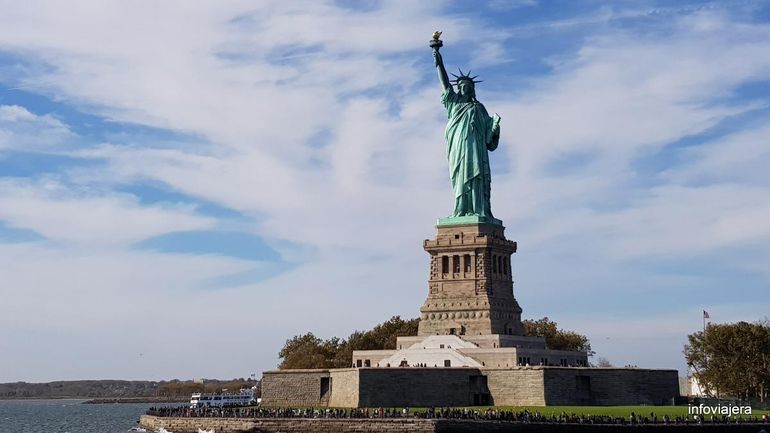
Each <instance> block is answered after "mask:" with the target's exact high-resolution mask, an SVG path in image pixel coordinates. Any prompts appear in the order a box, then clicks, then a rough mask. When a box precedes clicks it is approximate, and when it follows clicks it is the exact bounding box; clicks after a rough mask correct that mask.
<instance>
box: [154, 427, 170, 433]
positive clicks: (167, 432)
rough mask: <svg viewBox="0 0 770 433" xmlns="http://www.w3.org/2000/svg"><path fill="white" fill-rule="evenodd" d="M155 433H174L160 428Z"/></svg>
mask: <svg viewBox="0 0 770 433" xmlns="http://www.w3.org/2000/svg"><path fill="white" fill-rule="evenodd" d="M156 433H174V432H172V431H170V430H166V429H164V428H163V427H161V428H159V429H158V431H157V432H156Z"/></svg>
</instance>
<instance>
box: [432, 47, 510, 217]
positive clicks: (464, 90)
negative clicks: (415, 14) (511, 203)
mask: <svg viewBox="0 0 770 433" xmlns="http://www.w3.org/2000/svg"><path fill="white" fill-rule="evenodd" d="M440 36H441V32H435V33H433V39H431V41H430V47H431V48H432V49H433V59H434V60H435V62H436V69H437V70H438V79H439V81H440V82H441V88H442V89H441V90H442V93H441V104H442V105H443V106H444V108H445V109H446V113H447V124H446V128H444V138H446V143H447V147H446V150H447V160H448V162H449V178H450V180H451V181H452V189H453V190H454V198H455V205H454V211H453V212H452V214H451V215H450V216H448V217H446V218H442V219H441V220H439V224H461V223H462V224H466V223H469V222H475V223H491V224H498V225H502V222H501V221H500V220H498V219H496V218H495V217H494V216H492V209H491V205H490V201H491V195H492V191H491V183H492V174H491V172H490V169H489V152H491V151H493V150H495V149H496V148H497V144H498V142H499V141H500V116H498V115H496V114H495V115H494V116H490V115H489V113H487V109H486V108H484V105H483V104H482V103H481V102H479V100H478V99H476V83H480V82H481V81H476V77H474V76H471V71H468V73H467V74H466V73H464V72H463V71H462V70H460V75H454V74H452V75H454V77H455V79H454V80H452V81H450V80H449V76H448V75H447V71H446V68H445V67H444V60H443V59H442V58H441V53H439V49H440V48H441V47H442V46H443V45H444V44H443V42H441V40H440V39H439V37H440ZM453 85H455V86H457V90H456V91H455V90H454V89H453V88H452V86H453Z"/></svg>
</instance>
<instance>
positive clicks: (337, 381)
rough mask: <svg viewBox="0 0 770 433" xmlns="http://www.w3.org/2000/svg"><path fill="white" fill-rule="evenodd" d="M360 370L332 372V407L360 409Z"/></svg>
mask: <svg viewBox="0 0 770 433" xmlns="http://www.w3.org/2000/svg"><path fill="white" fill-rule="evenodd" d="M358 371H359V370H358V369H356V368H344V369H335V370H330V372H331V380H332V396H331V400H329V406H331V407H358V387H359V382H358Z"/></svg>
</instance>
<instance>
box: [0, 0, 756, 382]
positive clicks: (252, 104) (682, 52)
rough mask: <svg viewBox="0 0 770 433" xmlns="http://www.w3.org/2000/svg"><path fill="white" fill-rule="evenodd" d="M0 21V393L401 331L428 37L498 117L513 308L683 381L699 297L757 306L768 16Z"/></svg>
mask: <svg viewBox="0 0 770 433" xmlns="http://www.w3.org/2000/svg"><path fill="white" fill-rule="evenodd" d="M0 10H2V11H3V13H2V14H0V300H1V301H0V353H1V354H2V356H0V382H11V381H30V382H39V381H50V380H67V379H107V378H111V379H152V380H160V379H171V378H180V379H191V378H232V377H248V376H249V375H251V374H256V375H257V376H259V375H260V372H261V371H264V370H269V369H273V368H275V367H276V365H277V363H278V357H277V353H278V351H279V350H280V348H281V347H282V346H283V343H284V342H285V340H286V339H287V338H290V337H292V336H294V335H297V334H302V333H305V332H308V331H312V332H313V333H315V334H316V335H318V336H320V337H322V338H328V337H332V336H340V337H346V336H347V335H349V334H350V333H351V332H352V331H354V330H365V329H369V328H371V327H372V326H373V325H375V324H377V323H380V322H383V321H385V320H387V319H388V318H390V317H391V316H394V315H400V316H402V317H404V318H412V317H417V316H418V314H419V307H420V305H421V304H422V302H423V301H424V299H425V297H426V296H427V289H428V286H427V278H428V255H427V254H426V253H425V252H424V251H423V250H422V241H423V240H424V239H427V238H431V237H433V236H434V233H435V228H434V224H435V222H436V219H437V218H439V217H443V216H446V215H447V214H449V213H450V212H451V210H452V206H453V198H452V196H451V194H452V193H451V186H450V183H449V179H448V171H447V162H446V154H445V146H446V145H445V143H444V141H443V128H444V125H445V121H446V114H445V112H444V110H443V107H442V106H441V104H440V93H441V89H440V86H439V84H438V80H437V77H436V72H435V68H434V66H433V60H432V56H431V51H430V48H429V47H428V41H429V39H430V36H431V34H432V33H433V31H435V30H441V31H443V32H444V33H443V35H442V39H443V41H444V47H443V48H442V54H443V57H444V60H445V62H446V64H447V67H448V69H450V70H453V71H456V70H457V68H462V70H463V71H466V72H467V71H468V69H471V70H472V72H473V74H474V75H475V74H479V75H480V77H479V79H481V80H484V82H483V83H481V84H479V85H478V87H477V96H478V98H479V100H480V101H481V102H482V103H484V104H485V106H486V108H487V110H488V111H489V112H490V113H498V114H499V115H500V116H501V117H502V122H501V140H500V146H499V148H498V149H497V150H496V151H495V152H493V153H491V154H490V159H491V165H492V171H493V179H492V211H493V213H494V214H495V216H496V217H497V218H499V219H502V220H503V221H504V224H505V226H506V235H507V237H508V238H510V239H513V240H516V241H517V242H518V245H519V250H518V252H517V254H516V255H515V256H514V258H513V265H512V270H513V273H514V280H515V283H514V293H515V296H516V297H517V299H518V301H519V303H520V304H521V306H522V308H523V309H524V313H523V317H524V318H531V319H537V318H541V317H543V316H548V317H549V318H551V319H553V320H555V321H557V322H558V324H559V325H560V326H561V327H562V328H565V329H570V330H574V331H577V332H580V333H583V334H586V335H587V336H588V337H589V338H590V340H591V343H592V346H593V348H594V350H595V351H596V358H598V357H605V358H607V359H608V360H609V361H610V362H611V363H613V364H614V365H618V366H623V365H628V364H630V365H638V366H640V367H649V368H675V369H678V370H679V371H680V372H681V373H682V374H684V373H685V372H686V364H685V361H684V358H683V356H682V348H683V344H684V343H685V341H686V338H687V334H689V333H693V332H696V331H698V330H700V329H701V328H702V326H703V322H702V311H703V310H706V311H708V312H709V314H710V316H711V321H712V322H714V323H726V322H735V321H739V320H745V321H756V320H761V319H763V318H765V317H766V316H767V315H768V312H770V297H768V294H769V293H770V291H769V290H768V289H769V288H770V266H768V263H770V246H769V245H770V242H769V241H770V200H768V199H769V198H770V174H768V167H770V146H768V138H770V122H769V121H770V2H768V1H763V0H756V1H743V0H734V1H714V2H692V1H683V2H676V1H665V2H664V1H652V0H649V1H648V0H629V1H612V2H600V1H592V0H586V1H571V0H570V1H568V0H562V1H544V0H510V1H504V0H492V1H489V2H486V3H482V2H469V1H458V2H453V1H433V2H414V1H392V2H391V1H336V2H335V1H326V2H322V1H292V2H286V1H268V0H265V1H258V2H254V1H228V2H220V1H203V0H201V1H194V2H190V1H182V0H179V1H163V2H159V1H143V0H139V1H132V2H125V1H110V0H99V1H96V0H94V1H71V2H58V1H53V0H52V1H25V2H18V1H10V0H0ZM596 358H594V359H596Z"/></svg>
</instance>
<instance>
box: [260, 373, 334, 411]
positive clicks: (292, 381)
mask: <svg viewBox="0 0 770 433" xmlns="http://www.w3.org/2000/svg"><path fill="white" fill-rule="evenodd" d="M329 377H330V373H329V370H273V371H266V372H264V373H262V405H263V406H283V407H290V406H295V407H296V406H321V405H326V404H325V403H326V402H323V403H322V399H321V379H322V378H327V379H328V378H329ZM332 393H333V391H332Z"/></svg>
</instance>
